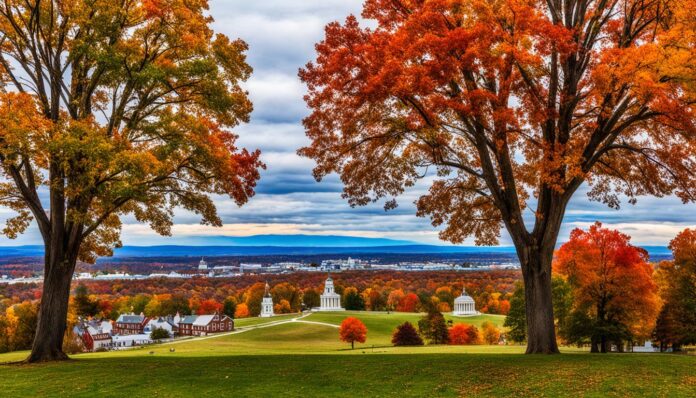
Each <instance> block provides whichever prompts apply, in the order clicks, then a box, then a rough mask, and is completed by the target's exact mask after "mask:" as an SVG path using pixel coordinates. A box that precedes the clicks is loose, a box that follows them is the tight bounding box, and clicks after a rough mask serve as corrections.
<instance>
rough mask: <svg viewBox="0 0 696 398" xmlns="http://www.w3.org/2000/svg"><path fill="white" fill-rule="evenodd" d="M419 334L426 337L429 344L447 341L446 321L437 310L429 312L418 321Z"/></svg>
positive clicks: (445, 342)
mask: <svg viewBox="0 0 696 398" xmlns="http://www.w3.org/2000/svg"><path fill="white" fill-rule="evenodd" d="M418 330H419V331H420V334H421V335H423V336H424V337H425V338H426V339H428V343H429V344H447V343H448V342H449V331H448V330H447V322H446V321H445V317H444V316H442V313H440V312H438V311H433V312H429V313H428V314H427V315H426V316H424V317H423V318H422V319H421V320H420V321H418Z"/></svg>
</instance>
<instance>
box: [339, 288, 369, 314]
mask: <svg viewBox="0 0 696 398" xmlns="http://www.w3.org/2000/svg"><path fill="white" fill-rule="evenodd" d="M343 306H344V308H345V309H346V310H349V311H364V310H365V299H364V298H363V297H362V296H361V295H360V293H358V289H356V288H354V287H349V288H347V289H346V290H345V291H344V292H343Z"/></svg>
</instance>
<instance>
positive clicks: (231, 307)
mask: <svg viewBox="0 0 696 398" xmlns="http://www.w3.org/2000/svg"><path fill="white" fill-rule="evenodd" d="M235 311H237V300H236V299H235V298H234V297H228V298H226V299H225V301H223V303H222V313H223V314H225V315H227V316H228V317H230V318H233V319H234V312H235Z"/></svg>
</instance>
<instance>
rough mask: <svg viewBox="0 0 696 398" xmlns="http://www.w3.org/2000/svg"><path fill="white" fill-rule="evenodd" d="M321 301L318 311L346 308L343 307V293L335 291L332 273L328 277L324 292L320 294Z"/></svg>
mask: <svg viewBox="0 0 696 398" xmlns="http://www.w3.org/2000/svg"><path fill="white" fill-rule="evenodd" d="M320 303H321V306H320V307H319V308H318V309H316V310H317V311H345V309H344V308H343V307H341V295H340V294H338V293H336V292H335V291H334V284H333V279H331V274H329V277H328V278H326V283H325V284H324V293H323V294H322V295H321V296H320Z"/></svg>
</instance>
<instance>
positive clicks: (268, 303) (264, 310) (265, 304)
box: [259, 282, 274, 318]
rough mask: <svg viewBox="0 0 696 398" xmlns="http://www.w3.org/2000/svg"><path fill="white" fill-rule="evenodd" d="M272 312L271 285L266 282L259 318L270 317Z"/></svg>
mask: <svg viewBox="0 0 696 398" xmlns="http://www.w3.org/2000/svg"><path fill="white" fill-rule="evenodd" d="M273 315H274V314H273V297H272V296H271V287H270V286H268V282H266V292H265V293H264V294H263V299H262V300H261V314H260V315H259V316H260V317H261V318H270V317H272V316H273Z"/></svg>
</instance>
